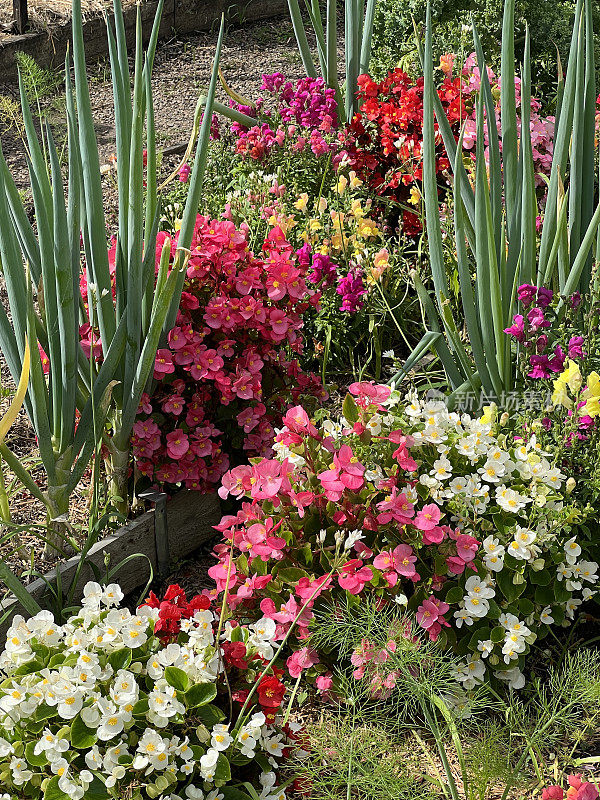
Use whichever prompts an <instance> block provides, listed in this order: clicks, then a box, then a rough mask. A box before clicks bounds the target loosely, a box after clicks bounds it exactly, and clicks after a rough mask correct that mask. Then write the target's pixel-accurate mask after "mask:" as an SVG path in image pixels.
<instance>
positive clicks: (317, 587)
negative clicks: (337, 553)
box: [296, 575, 333, 603]
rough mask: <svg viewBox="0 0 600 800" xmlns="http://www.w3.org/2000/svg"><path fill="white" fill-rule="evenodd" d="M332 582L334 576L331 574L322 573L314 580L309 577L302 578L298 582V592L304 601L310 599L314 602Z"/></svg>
mask: <svg viewBox="0 0 600 800" xmlns="http://www.w3.org/2000/svg"><path fill="white" fill-rule="evenodd" d="M332 583H333V578H332V577H331V575H321V577H319V578H316V579H315V580H314V581H311V579H310V578H307V577H305V578H300V580H299V581H298V583H297V584H296V594H297V595H298V597H299V598H300V599H301V600H302V601H303V602H304V603H306V602H308V601H309V600H310V601H311V603H313V602H314V601H315V600H316V599H317V597H318V596H319V595H320V594H322V593H323V592H325V591H327V589H329V587H330V586H331V584H332Z"/></svg>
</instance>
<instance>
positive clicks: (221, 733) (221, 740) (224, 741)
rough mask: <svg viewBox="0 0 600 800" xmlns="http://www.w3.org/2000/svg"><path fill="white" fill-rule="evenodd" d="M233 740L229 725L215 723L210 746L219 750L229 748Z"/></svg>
mask: <svg viewBox="0 0 600 800" xmlns="http://www.w3.org/2000/svg"><path fill="white" fill-rule="evenodd" d="M232 741H233V739H232V737H231V734H230V733H229V725H221V724H219V725H215V726H213V729H212V734H211V740H210V746H211V747H212V748H214V749H215V750H218V751H219V752H224V751H225V750H227V748H228V747H229V745H230V744H231V742H232Z"/></svg>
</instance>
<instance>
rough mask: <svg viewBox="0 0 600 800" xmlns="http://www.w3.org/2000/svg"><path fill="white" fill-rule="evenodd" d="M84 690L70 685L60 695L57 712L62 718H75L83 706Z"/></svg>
mask: <svg viewBox="0 0 600 800" xmlns="http://www.w3.org/2000/svg"><path fill="white" fill-rule="evenodd" d="M83 697H84V695H83V692H81V690H80V689H79V687H75V686H68V687H66V689H65V690H64V691H61V693H60V694H59V695H58V703H57V706H56V712H57V714H58V716H59V717H61V719H74V718H75V717H76V716H77V714H79V712H80V711H81V709H82V707H83Z"/></svg>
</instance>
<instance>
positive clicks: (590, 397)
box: [580, 372, 600, 417]
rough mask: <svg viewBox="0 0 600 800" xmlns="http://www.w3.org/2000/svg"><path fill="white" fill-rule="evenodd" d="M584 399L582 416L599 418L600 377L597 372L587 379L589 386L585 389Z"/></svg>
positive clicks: (591, 373)
mask: <svg viewBox="0 0 600 800" xmlns="http://www.w3.org/2000/svg"><path fill="white" fill-rule="evenodd" d="M581 397H582V399H583V400H585V405H584V406H582V408H581V412H580V413H581V414H587V416H588V417H597V416H598V415H599V414H600V375H598V373H597V372H590V374H589V375H588V378H587V386H586V388H585V389H584V391H583V393H582V395H581Z"/></svg>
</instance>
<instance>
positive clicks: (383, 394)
mask: <svg viewBox="0 0 600 800" xmlns="http://www.w3.org/2000/svg"><path fill="white" fill-rule="evenodd" d="M348 391H349V392H350V394H353V395H355V396H356V397H357V398H358V399H357V403H358V405H359V406H361V407H362V408H367V407H368V406H370V405H377V406H378V407H380V408H382V406H381V405H380V404H381V403H384V402H385V401H386V400H387V399H388V398H389V396H390V395H391V393H392V390H391V389H390V387H389V386H385V385H384V384H373V383H367V382H366V381H361V382H359V383H351V384H350V386H349V387H348Z"/></svg>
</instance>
